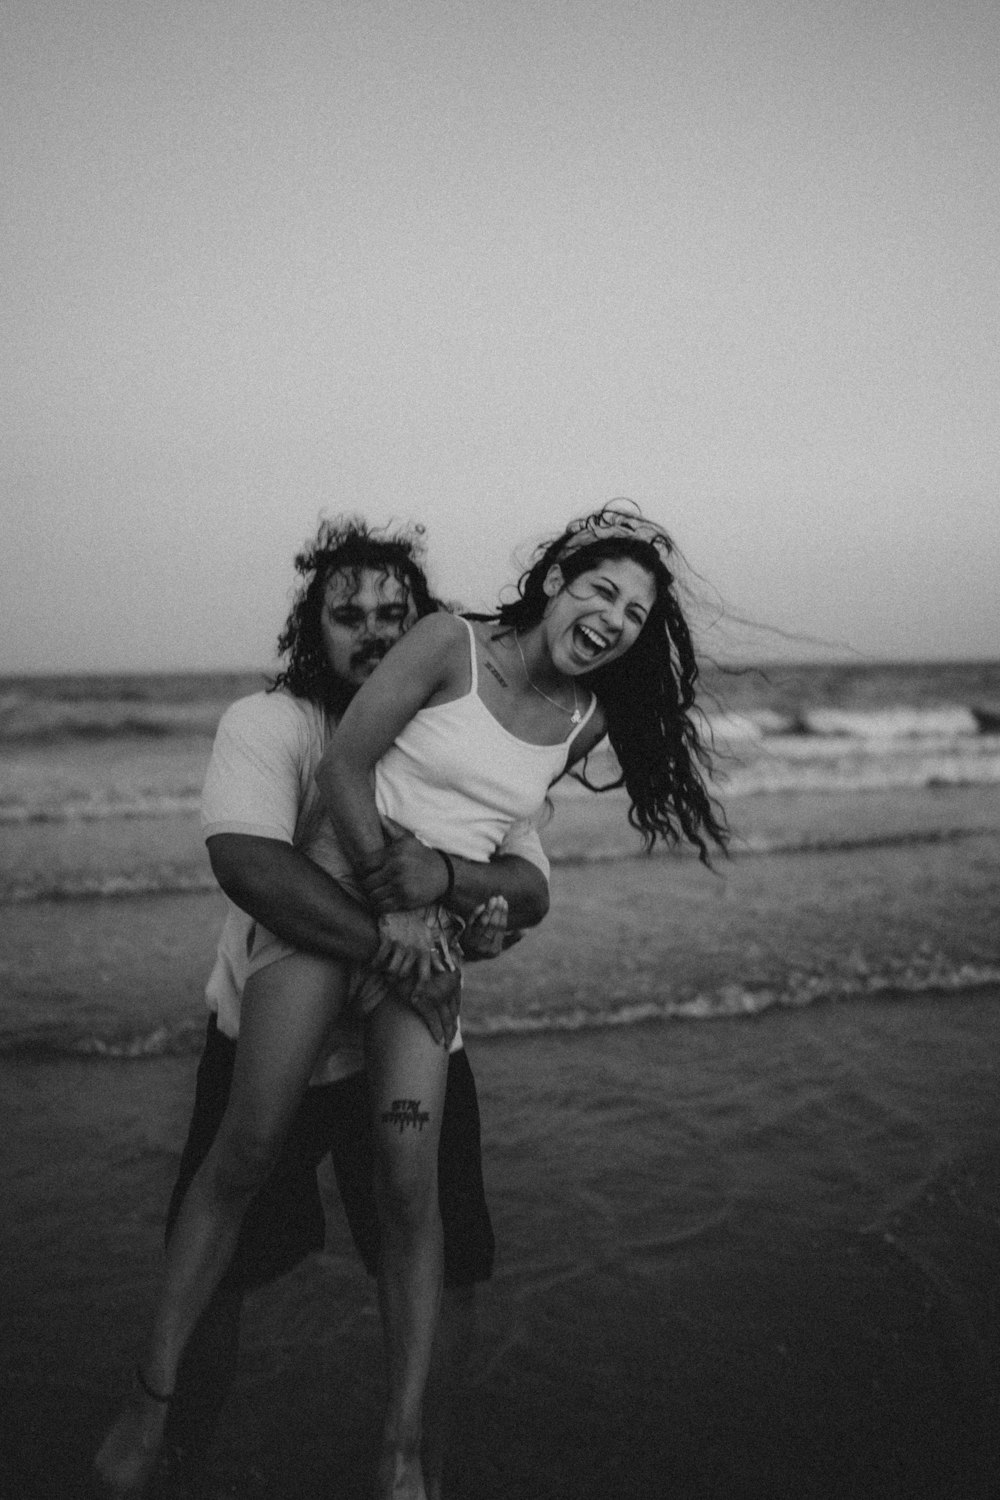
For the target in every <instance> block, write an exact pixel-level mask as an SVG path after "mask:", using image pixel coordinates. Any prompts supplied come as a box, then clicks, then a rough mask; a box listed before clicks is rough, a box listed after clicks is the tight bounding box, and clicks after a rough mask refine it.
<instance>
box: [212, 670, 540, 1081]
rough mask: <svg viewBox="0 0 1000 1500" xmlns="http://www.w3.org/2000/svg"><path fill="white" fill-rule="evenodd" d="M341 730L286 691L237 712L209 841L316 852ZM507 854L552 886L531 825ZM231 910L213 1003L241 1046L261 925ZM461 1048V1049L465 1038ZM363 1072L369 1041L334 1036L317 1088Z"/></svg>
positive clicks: (219, 765) (222, 752)
mask: <svg viewBox="0 0 1000 1500" xmlns="http://www.w3.org/2000/svg"><path fill="white" fill-rule="evenodd" d="M332 729H333V724H332V722H331V720H330V719H329V718H328V717H327V715H326V714H325V713H324V712H323V710H322V709H321V708H318V707H317V706H316V705H315V704H313V703H310V702H308V701H307V700H305V699H303V698H295V697H293V696H292V695H291V694H290V693H286V692H283V691H280V690H279V691H277V692H274V693H263V692H262V693H254V694H252V695H251V696H250V697H249V698H240V699H239V700H238V701H237V702H236V703H234V704H232V706H231V707H230V708H228V709H227V710H226V712H225V713H224V714H223V716H222V719H221V720H220V723H219V728H218V731H217V732H216V736H215V744H214V746H213V749H212V759H211V761H210V762H209V767H208V774H207V775H206V777H205V786H204V789H203V791H202V801H201V826H202V833H203V834H204V837H205V838H206V839H207V838H210V837H211V836H212V835H213V834H216V833H245V834H252V835H255V836H256V837H258V838H267V839H278V840H280V841H281V842H282V843H286V844H291V845H292V846H293V847H294V848H297V849H298V848H304V847H305V846H306V845H308V844H309V843H311V842H312V841H313V840H314V839H315V837H316V833H317V829H318V828H319V827H320V825H321V824H322V821H323V817H324V813H323V807H322V803H321V801H320V796H319V791H318V789H317V786H316V781H315V774H316V767H317V765H318V764H319V761H320V759H321V757H322V755H323V752H324V750H325V749H326V746H327V743H328V741H329V738H330V734H331V733H332ZM500 852H501V853H503V854H516V855H519V856H520V857H521V858H522V859H526V860H529V861H530V862H531V864H533V865H535V866H536V867H537V868H538V869H539V870H541V871H542V873H543V874H544V875H545V877H546V879H548V874H549V862H548V860H547V859H546V857H545V854H544V852H543V850H542V846H541V842H540V840H539V838H538V834H537V832H536V831H535V829H534V828H533V827H532V826H531V824H529V823H520V824H517V825H515V826H514V827H513V828H512V829H511V830H510V832H509V833H508V835H507V837H506V838H505V839H504V841H503V844H502V845H501V848H500ZM226 905H227V911H226V919H225V922H224V924H223V928H222V932H221V934H220V937H219V946H218V950H217V952H216V958H215V965H214V967H213V969H212V972H211V974H210V976H209V980H208V984H207V985H206V987H205V998H206V1000H207V1002H208V1005H209V1008H210V1009H211V1010H214V1011H215V1012H216V1014H217V1017H218V1025H219V1030H220V1031H222V1032H224V1034H225V1035H226V1036H229V1037H236V1036H237V1035H238V1033H239V1029H240V1003H241V1000H242V995H243V986H244V985H245V983H246V977H247V972H246V971H247V952H248V949H249V946H250V943H251V941H252V934H253V925H254V923H253V918H252V917H250V916H248V915H247V913H246V912H245V911H242V910H241V909H240V907H238V906H236V905H234V903H233V902H232V901H229V900H228V898H227V902H226ZM454 1046H455V1047H460V1046H461V1032H459V1034H458V1035H457V1036H456V1038H455V1043H454ZM363 1066H364V1058H363V1054H362V1049H361V1037H360V1032H359V1030H358V1028H357V1027H356V1026H351V1027H349V1028H348V1027H345V1028H344V1029H342V1030H340V1031H338V1032H337V1033H336V1034H335V1035H334V1038H333V1049H332V1051H331V1053H330V1055H329V1057H328V1058H327V1060H326V1062H325V1063H324V1064H322V1065H321V1067H320V1068H319V1069H318V1070H317V1073H316V1074H315V1075H314V1078H313V1082H314V1083H316V1082H329V1081H333V1080H335V1079H337V1078H344V1077H347V1076H348V1075H349V1074H351V1073H356V1072H358V1071H360V1069H361V1068H363Z"/></svg>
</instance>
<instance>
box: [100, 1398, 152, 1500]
mask: <svg viewBox="0 0 1000 1500" xmlns="http://www.w3.org/2000/svg"><path fill="white" fill-rule="evenodd" d="M169 1407H170V1398H169V1396H158V1395H156V1394H155V1392H153V1391H151V1390H149V1389H148V1388H147V1386H146V1384H145V1382H144V1381H143V1380H142V1378H141V1376H140V1377H139V1379H138V1380H137V1382H136V1388H135V1391H134V1392H133V1394H132V1395H131V1396H130V1397H129V1400H128V1403H127V1404H126V1406H125V1407H124V1408H123V1409H122V1411H121V1412H120V1413H119V1415H118V1417H117V1419H116V1420H115V1423H114V1425H113V1426H112V1428H111V1430H110V1431H109V1432H108V1434H107V1436H106V1437H105V1439H104V1442H103V1443H102V1444H101V1446H100V1448H99V1449H98V1450H97V1457H96V1458H95V1459H94V1469H95V1471H96V1473H97V1477H98V1479H99V1480H100V1481H101V1483H102V1484H103V1485H104V1488H105V1493H106V1495H107V1496H108V1500H140V1496H142V1495H143V1494H144V1493H145V1490H146V1486H147V1485H148V1483H149V1481H150V1479H151V1477H152V1474H153V1470H154V1469H155V1468H156V1460H157V1457H158V1455H159V1452H160V1447H161V1445H162V1443H163V1429H164V1427H165V1426H166V1423H167V1411H168V1410H169Z"/></svg>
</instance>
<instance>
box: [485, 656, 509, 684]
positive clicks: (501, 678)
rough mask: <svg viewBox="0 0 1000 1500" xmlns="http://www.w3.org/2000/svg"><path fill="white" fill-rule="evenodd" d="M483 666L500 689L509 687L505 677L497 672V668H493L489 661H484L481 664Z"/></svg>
mask: <svg viewBox="0 0 1000 1500" xmlns="http://www.w3.org/2000/svg"><path fill="white" fill-rule="evenodd" d="M483 665H484V666H485V668H486V670H487V672H489V674H490V676H491V677H495V678H496V680H497V682H499V684H500V686H501V687H508V686H509V683H508V681H507V679H506V677H504V675H503V673H502V672H501V671H500V670H499V668H498V667H495V666H494V665H493V663H492V662H491V661H489V660H487V661H485V662H484V663H483Z"/></svg>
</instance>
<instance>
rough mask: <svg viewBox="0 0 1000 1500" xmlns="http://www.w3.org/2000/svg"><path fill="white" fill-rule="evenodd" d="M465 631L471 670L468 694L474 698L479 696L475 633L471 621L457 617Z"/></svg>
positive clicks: (461, 616) (463, 617) (460, 616)
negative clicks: (467, 637)
mask: <svg viewBox="0 0 1000 1500" xmlns="http://www.w3.org/2000/svg"><path fill="white" fill-rule="evenodd" d="M458 618H459V619H460V620H461V622H462V624H463V625H464V626H465V628H466V630H467V631H468V632H469V666H470V668H471V670H472V685H471V687H470V688H469V692H470V693H472V694H474V695H475V696H476V697H478V696H479V664H478V662H477V661H476V632H475V631H474V630H473V628H472V621H471V620H467V619H466V618H465V616H464V615H459V617H458Z"/></svg>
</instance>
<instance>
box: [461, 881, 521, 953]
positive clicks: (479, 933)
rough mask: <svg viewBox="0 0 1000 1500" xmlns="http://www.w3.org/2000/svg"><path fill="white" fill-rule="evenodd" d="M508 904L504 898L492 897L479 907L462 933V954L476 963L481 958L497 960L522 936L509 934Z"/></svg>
mask: <svg viewBox="0 0 1000 1500" xmlns="http://www.w3.org/2000/svg"><path fill="white" fill-rule="evenodd" d="M507 915H508V907H507V902H506V900H505V899H504V897H503V896H491V897H490V899H489V900H488V901H484V902H483V903H482V905H481V906H477V907H476V909H475V911H474V912H473V913H472V915H471V916H470V917H469V920H468V922H467V923H466V926H465V931H464V932H463V933H462V952H463V953H464V954H465V957H466V958H467V959H469V960H470V961H472V962H474V961H475V960H477V959H480V958H497V957H498V956H499V955H500V954H501V953H502V952H503V951H504V949H505V948H509V947H510V945H511V942H517V941H518V939H519V937H520V934H519V933H511V934H510V935H509V938H508V933H507Z"/></svg>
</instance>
